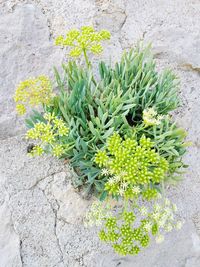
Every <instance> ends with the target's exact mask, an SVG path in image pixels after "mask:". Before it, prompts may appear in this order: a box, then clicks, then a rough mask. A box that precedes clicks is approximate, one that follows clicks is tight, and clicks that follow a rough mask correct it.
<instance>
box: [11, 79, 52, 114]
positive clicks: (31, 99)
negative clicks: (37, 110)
mask: <svg viewBox="0 0 200 267" xmlns="http://www.w3.org/2000/svg"><path fill="white" fill-rule="evenodd" d="M51 98H52V86H51V81H50V80H49V78H48V77H46V76H44V75H41V76H38V77H37V78H30V79H28V80H25V81H23V82H20V83H19V85H18V87H17V88H16V91H15V95H14V100H15V102H16V109H17V112H18V114H19V115H23V114H25V113H26V105H30V106H31V107H34V106H38V105H39V104H49V102H50V101H51Z"/></svg>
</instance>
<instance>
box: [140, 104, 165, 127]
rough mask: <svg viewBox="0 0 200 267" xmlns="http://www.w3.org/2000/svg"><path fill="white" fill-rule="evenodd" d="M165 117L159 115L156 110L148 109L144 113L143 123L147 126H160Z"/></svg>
mask: <svg viewBox="0 0 200 267" xmlns="http://www.w3.org/2000/svg"><path fill="white" fill-rule="evenodd" d="M163 118H164V116H161V115H159V116H158V114H157V112H156V111H155V109H154V108H148V109H145V110H144V111H143V122H144V124H145V125H146V126H153V125H159V124H160V122H161V120H162V119H163Z"/></svg>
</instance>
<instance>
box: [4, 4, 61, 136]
mask: <svg viewBox="0 0 200 267" xmlns="http://www.w3.org/2000/svg"><path fill="white" fill-rule="evenodd" d="M0 44H1V51H0V84H1V91H0V138H1V139H2V138H3V139H5V138H7V137H10V136H15V135H17V134H20V133H23V132H24V130H25V127H24V126H23V125H24V123H23V120H24V118H18V116H17V114H16V111H15V103H14V100H13V95H14V92H15V88H16V86H17V84H18V83H19V82H20V81H21V80H25V79H28V78H29V77H33V76H37V75H39V74H45V75H47V76H52V66H53V65H54V64H55V65H60V63H61V56H60V55H59V54H60V50H59V49H58V48H56V47H53V45H52V41H50V33H49V28H48V25H47V20H46V18H45V16H44V15H43V13H42V11H41V9H40V8H38V7H37V6H36V5H33V4H26V5H19V6H18V5H17V6H16V7H15V9H14V10H13V12H12V13H4V14H2V15H1V24H0ZM8 55H9V56H8Z"/></svg>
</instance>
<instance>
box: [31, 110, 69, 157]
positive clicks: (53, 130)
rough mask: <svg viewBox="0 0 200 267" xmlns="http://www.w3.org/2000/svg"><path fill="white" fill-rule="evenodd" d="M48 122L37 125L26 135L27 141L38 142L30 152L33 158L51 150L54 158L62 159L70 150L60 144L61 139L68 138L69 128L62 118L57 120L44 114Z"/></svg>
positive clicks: (50, 115) (51, 115)
mask: <svg viewBox="0 0 200 267" xmlns="http://www.w3.org/2000/svg"><path fill="white" fill-rule="evenodd" d="M44 119H45V120H46V122H38V123H35V125H34V128H31V129H30V130H28V131H27V133H26V138H27V139H32V140H35V141H36V142H37V145H35V146H34V147H33V149H32V151H31V152H30V155H31V156H40V155H42V154H43V153H44V151H45V149H48V150H50V152H51V153H52V154H53V156H56V157H60V156H62V154H63V153H64V152H65V150H66V149H67V148H68V145H64V144H63V143H59V138H61V137H62V136H67V135H68V133H69V128H68V127H67V126H66V124H65V123H64V121H63V120H62V119H61V118H57V117H56V116H54V115H53V114H50V113H46V114H44Z"/></svg>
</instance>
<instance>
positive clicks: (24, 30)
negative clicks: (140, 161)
mask: <svg viewBox="0 0 200 267" xmlns="http://www.w3.org/2000/svg"><path fill="white" fill-rule="evenodd" d="M199 18H200V2H199V1H197V0H191V1H187V0H169V1H164V0H148V1H147V0H134V1H132V0H73V1H71V0H68V1H65V0H60V1H53V0H32V1H31V0H2V1H1V2H0V46H1V49H0V85H1V90H0V166H1V167H0V222H1V223H0V266H1V267H19V266H20V267H21V266H23V267H24V266H26V267H46V266H48V267H71V266H73V267H74V266H75V267H79V266H85V267H117V266H122V267H141V266H144V267H183V266H184V267H199V266H200V206H199V203H200V165H199V162H200V137H199V136H200V112H199V106H200V90H199V84H200V33H199V28H200V20H199ZM91 23H93V24H94V25H95V26H96V27H97V28H107V29H109V30H110V31H111V33H112V39H111V42H110V44H109V45H108V46H107V47H106V49H105V52H104V55H103V57H104V58H105V59H107V60H109V57H110V56H111V51H112V58H113V59H112V60H113V61H114V60H116V59H117V58H119V56H120V55H121V53H122V51H123V49H125V48H130V47H131V46H133V45H134V44H135V43H136V42H137V41H138V39H143V40H144V42H149V41H151V42H152V43H153V49H154V53H155V56H156V60H157V63H158V67H159V69H163V68H164V67H170V68H172V69H173V70H174V71H175V72H176V73H177V74H178V75H179V77H180V79H181V92H180V95H181V98H182V106H181V108H180V109H179V110H178V111H177V112H176V114H175V119H176V120H177V122H178V123H179V124H180V125H181V126H182V127H184V128H186V129H187V130H188V140H190V141H192V143H193V144H192V146H191V147H190V148H189V153H188V154H187V155H186V157H185V162H186V163H187V164H189V168H188V169H187V172H186V174H185V177H184V180H183V182H182V183H181V184H180V185H179V186H178V187H174V188H170V189H169V195H170V197H171V198H172V199H173V200H174V201H175V202H176V203H177V205H178V208H179V212H180V216H181V217H182V218H183V219H184V220H185V224H184V227H183V228H182V230H180V231H179V232H177V233H172V234H169V235H168V236H167V238H166V241H165V242H164V243H163V244H161V245H159V246H158V245H154V244H152V246H151V247H150V248H149V249H147V250H145V252H144V253H142V254H140V255H139V256H137V257H120V256H118V255H116V254H114V253H113V251H112V250H111V249H110V248H108V247H106V246H104V245H103V244H102V243H100V242H99V240H98V238H97V236H96V233H95V231H94V230H89V229H85V228H84V225H83V221H82V219H83V215H84V212H85V210H86V209H87V207H88V205H89V204H90V202H89V201H86V200H83V199H82V198H81V196H80V195H79V193H78V192H76V191H75V190H74V189H73V187H72V185H71V177H72V175H73V174H72V173H71V171H70V168H69V166H66V165H65V164H64V163H63V162H58V161H56V160H55V159H52V158H49V157H46V158H40V159H30V158H28V156H27V154H26V149H27V142H26V141H25V140H24V138H23V133H24V130H25V129H24V127H23V119H19V118H18V117H17V116H16V113H15V106H14V102H13V100H12V96H13V93H14V90H15V86H16V84H17V83H18V82H19V81H20V80H23V79H25V78H27V77H30V76H35V75H38V74H41V73H43V74H46V75H49V76H52V75H53V72H52V66H53V65H55V66H60V64H61V62H62V61H63V60H65V54H64V51H62V50H61V49H59V48H56V47H54V46H53V38H54V36H55V35H56V34H58V33H64V32H65V30H67V29H69V28H73V27H79V26H81V25H87V24H91Z"/></svg>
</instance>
